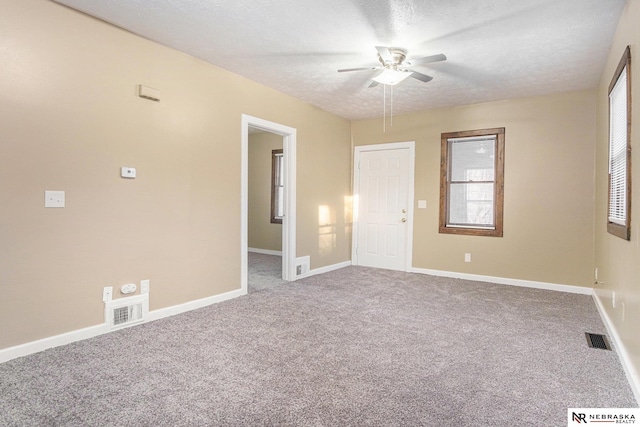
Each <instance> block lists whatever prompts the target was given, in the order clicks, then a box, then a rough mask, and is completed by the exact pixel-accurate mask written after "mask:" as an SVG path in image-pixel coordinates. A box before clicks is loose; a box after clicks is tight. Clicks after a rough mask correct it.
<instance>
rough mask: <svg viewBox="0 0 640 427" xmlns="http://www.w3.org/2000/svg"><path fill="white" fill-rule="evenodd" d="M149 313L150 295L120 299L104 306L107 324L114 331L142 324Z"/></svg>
mask: <svg viewBox="0 0 640 427" xmlns="http://www.w3.org/2000/svg"><path fill="white" fill-rule="evenodd" d="M148 312H149V295H148V294H144V295H137V296H133V297H128V298H119V299H117V300H113V301H109V302H107V303H105V306H104V317H105V323H107V324H108V325H109V327H111V328H112V329H113V328H118V327H123V326H127V325H131V324H134V323H138V322H142V321H143V320H144V318H145V316H146V314H147V313H148Z"/></svg>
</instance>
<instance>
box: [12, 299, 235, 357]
mask: <svg viewBox="0 0 640 427" xmlns="http://www.w3.org/2000/svg"><path fill="white" fill-rule="evenodd" d="M246 293H247V292H246V291H242V290H241V289H238V290H235V291H230V292H225V293H223V294H220V295H214V296H212V297H207V298H202V299H199V300H195V301H190V302H187V303H184V304H179V305H174V306H171V307H165V308H161V309H158V310H153V311H149V313H148V315H147V316H146V319H144V321H143V322H139V323H136V324H133V325H130V326H127V327H134V326H137V325H141V324H142V323H147V322H151V321H154V320H158V319H162V318H164V317H169V316H174V315H176V314H180V313H184V312H187V311H191V310H195V309H197V308H202V307H206V306H208V305H212V304H216V303H219V302H222V301H226V300H229V299H232V298H236V297H239V296H241V295H245V294H246ZM119 329H122V328H117V329H111V328H110V327H109V325H108V324H107V323H103V324H101V325H96V326H89V327H88V328H83V329H78V330H75V331H70V332H65V333H64V334H60V335H54V336H52V337H47V338H43V339H40V340H37V341H32V342H28V343H25V344H20V345H17V346H14V347H8V348H4V349H2V350H0V363H4V362H7V361H9V360H11V359H15V358H18V357H23V356H28V355H30V354H33V353H38V352H40V351H44V350H47V349H49V348H54V347H59V346H61V345H66V344H71V343H73V342H76V341H81V340H86V339H88V338H93V337H97V336H98V335H103V334H106V333H109V332H112V331H115V330H119Z"/></svg>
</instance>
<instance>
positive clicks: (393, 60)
mask: <svg viewBox="0 0 640 427" xmlns="http://www.w3.org/2000/svg"><path fill="white" fill-rule="evenodd" d="M376 49H377V50H378V61H380V64H381V65H377V66H375V67H360V68H343V69H340V70H338V72H339V73H345V72H349V71H365V70H370V71H373V70H382V72H381V73H378V75H377V76H375V77H373V78H372V79H371V80H373V81H372V82H371V84H370V85H369V87H374V86H377V85H379V84H384V85H392V86H393V85H396V84H398V83H400V82H401V81H402V80H404V79H406V78H407V77H413V78H414V79H418V80H420V81H421V82H425V83H426V82H428V81H431V80H433V77H431V76H427V75H426V74H423V73H420V72H418V71H415V70H412V69H410V68H408V67H410V66H413V65H424V64H431V63H433V62H440V61H446V60H447V57H446V56H444V55H443V54H441V53H440V54H438V55H431V56H425V57H423V58H417V59H413V60H411V61H407V62H405V59H406V57H407V50H406V49H403V48H400V47H385V46H376Z"/></svg>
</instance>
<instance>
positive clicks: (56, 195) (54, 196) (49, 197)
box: [44, 190, 64, 208]
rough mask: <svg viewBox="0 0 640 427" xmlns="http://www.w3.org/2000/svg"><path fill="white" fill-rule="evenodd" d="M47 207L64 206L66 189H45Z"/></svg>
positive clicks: (45, 205)
mask: <svg viewBox="0 0 640 427" xmlns="http://www.w3.org/2000/svg"><path fill="white" fill-rule="evenodd" d="M44 207H45V208H64V191H51V190H48V191H45V192H44Z"/></svg>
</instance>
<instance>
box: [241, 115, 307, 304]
mask: <svg viewBox="0 0 640 427" xmlns="http://www.w3.org/2000/svg"><path fill="white" fill-rule="evenodd" d="M241 122H242V128H241V144H242V148H241V160H240V162H241V166H240V284H241V287H240V289H241V291H242V292H243V293H247V290H248V285H247V272H248V259H247V258H248V256H247V252H248V245H249V243H248V234H249V233H248V200H249V127H252V128H257V129H261V130H264V131H267V132H271V133H275V134H278V135H281V136H282V153H283V157H284V158H283V162H284V165H283V166H284V170H283V174H284V215H283V218H282V278H283V279H284V280H288V281H293V280H295V279H296V133H297V130H296V129H295V128H291V127H288V126H284V125H281V124H278V123H273V122H270V121H267V120H263V119H259V118H257V117H252V116H249V115H246V114H242V119H241Z"/></svg>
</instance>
